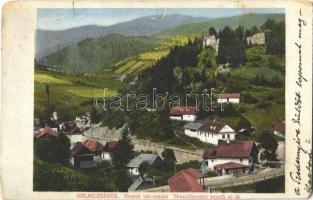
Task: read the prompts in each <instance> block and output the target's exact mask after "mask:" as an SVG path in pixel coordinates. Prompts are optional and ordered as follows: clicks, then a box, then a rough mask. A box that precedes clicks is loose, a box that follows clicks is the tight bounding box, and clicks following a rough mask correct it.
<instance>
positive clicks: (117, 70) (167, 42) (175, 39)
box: [97, 35, 197, 80]
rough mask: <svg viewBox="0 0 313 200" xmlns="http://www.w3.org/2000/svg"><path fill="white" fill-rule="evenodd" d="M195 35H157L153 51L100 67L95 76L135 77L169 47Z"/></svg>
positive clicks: (184, 41)
mask: <svg viewBox="0 0 313 200" xmlns="http://www.w3.org/2000/svg"><path fill="white" fill-rule="evenodd" d="M196 36H197V35H191V36H185V35H175V36H171V37H158V38H157V40H158V41H160V42H159V45H158V47H156V48H155V49H154V50H153V51H148V52H145V53H141V54H138V55H136V56H132V57H128V58H126V59H124V60H122V61H119V62H118V63H115V64H114V65H112V66H111V67H109V68H107V67H106V68H105V69H102V71H100V72H99V73H98V74H97V76H98V77H100V76H101V77H103V78H108V77H111V78H112V77H113V78H115V79H119V80H123V79H124V78H125V77H126V75H130V76H131V77H135V76H137V75H138V74H140V73H141V72H142V71H144V70H145V69H147V68H149V67H151V66H153V64H154V63H155V62H156V61H157V60H159V59H160V58H162V57H164V56H166V55H167V54H168V53H169V50H170V48H171V47H173V46H175V45H183V44H186V43H187V42H188V40H189V39H194V38H195V37H196Z"/></svg>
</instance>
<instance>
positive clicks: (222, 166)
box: [214, 162, 248, 170]
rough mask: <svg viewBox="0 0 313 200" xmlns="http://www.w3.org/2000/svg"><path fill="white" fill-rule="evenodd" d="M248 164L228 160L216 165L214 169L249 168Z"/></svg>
mask: <svg viewBox="0 0 313 200" xmlns="http://www.w3.org/2000/svg"><path fill="white" fill-rule="evenodd" d="M247 167H248V166H247V165H243V164H240V163H235V162H227V163H223V164H220V165H215V166H214V169H216V170H223V169H225V170H229V169H242V168H247Z"/></svg>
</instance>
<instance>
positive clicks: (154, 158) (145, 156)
mask: <svg viewBox="0 0 313 200" xmlns="http://www.w3.org/2000/svg"><path fill="white" fill-rule="evenodd" d="M160 161H161V158H160V156H158V155H157V154H153V153H141V154H139V155H138V156H136V157H134V158H133V159H131V160H130V161H129V163H128V164H127V166H126V167H127V168H128V172H129V174H130V175H132V176H138V175H140V173H139V166H140V165H141V164H142V163H143V162H147V163H149V165H151V166H153V165H155V164H157V162H160Z"/></svg>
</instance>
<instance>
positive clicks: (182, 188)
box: [167, 168, 204, 192]
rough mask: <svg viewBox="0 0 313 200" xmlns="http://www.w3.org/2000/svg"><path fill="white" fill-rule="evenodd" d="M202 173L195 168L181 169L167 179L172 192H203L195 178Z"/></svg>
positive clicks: (202, 175)
mask: <svg viewBox="0 0 313 200" xmlns="http://www.w3.org/2000/svg"><path fill="white" fill-rule="evenodd" d="M203 177H204V174H202V173H201V172H198V171H197V170H195V169H192V168H189V169H183V170H180V171H179V172H178V173H177V174H175V175H174V176H172V177H171V178H169V179H168V180H167V182H168V184H169V186H170V189H171V191H172V192H203V191H204V190H203V189H202V187H201V186H200V185H199V183H198V181H197V179H198V178H203Z"/></svg>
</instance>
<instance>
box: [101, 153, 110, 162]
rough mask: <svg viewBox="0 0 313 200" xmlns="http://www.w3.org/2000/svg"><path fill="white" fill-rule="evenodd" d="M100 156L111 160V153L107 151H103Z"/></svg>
mask: <svg viewBox="0 0 313 200" xmlns="http://www.w3.org/2000/svg"><path fill="white" fill-rule="evenodd" d="M101 157H102V159H103V160H112V157H111V154H110V153H109V152H103V153H102V155H101Z"/></svg>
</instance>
